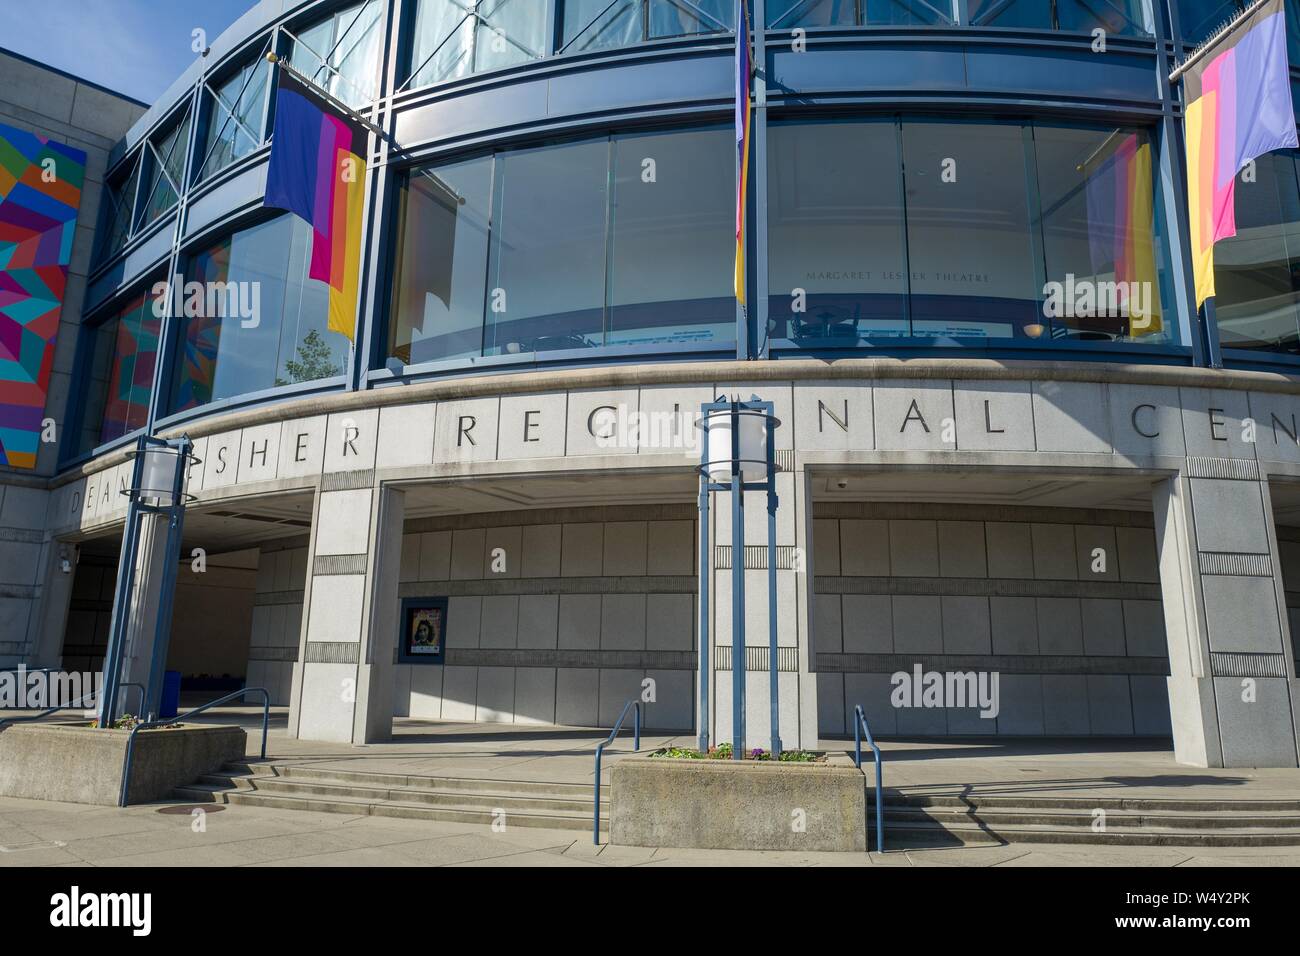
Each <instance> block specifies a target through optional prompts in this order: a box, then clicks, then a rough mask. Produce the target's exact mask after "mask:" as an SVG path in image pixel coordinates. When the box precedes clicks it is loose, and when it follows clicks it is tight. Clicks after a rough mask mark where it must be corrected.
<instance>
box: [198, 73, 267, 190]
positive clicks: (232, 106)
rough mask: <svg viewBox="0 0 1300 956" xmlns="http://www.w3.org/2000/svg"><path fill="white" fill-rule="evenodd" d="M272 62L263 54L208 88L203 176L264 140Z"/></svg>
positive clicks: (222, 167) (223, 166)
mask: <svg viewBox="0 0 1300 956" xmlns="http://www.w3.org/2000/svg"><path fill="white" fill-rule="evenodd" d="M270 66H271V65H270V64H269V63H267V62H266V60H265V59H264V58H262V57H258V58H257V59H256V60H254V61H253V62H251V63H248V64H245V65H244V66H243V68H241V69H239V70H237V71H236V72H235V73H234V74H233V75H232V76H231V77H230V79H228V80H226V81H225V82H224V83H222V84H220V85H217V86H210V87H209V88H208V101H209V103H210V110H211V111H210V112H209V114H208V135H207V141H206V142H205V143H204V144H203V153H202V155H201V156H200V157H199V159H200V161H201V160H202V159H203V157H204V156H206V157H207V161H206V163H204V166H203V169H202V171H201V172H200V173H199V178H202V177H204V176H209V175H211V174H212V173H215V172H217V171H218V170H220V169H225V168H226V167H227V166H229V165H230V164H231V163H233V162H234V161H235V160H237V159H239V158H240V157H242V156H247V155H248V154H249V153H251V152H252V151H253V150H255V149H257V147H258V146H260V145H261V143H262V109H263V106H264V103H265V99H266V80H267V76H268V75H269V73H270Z"/></svg>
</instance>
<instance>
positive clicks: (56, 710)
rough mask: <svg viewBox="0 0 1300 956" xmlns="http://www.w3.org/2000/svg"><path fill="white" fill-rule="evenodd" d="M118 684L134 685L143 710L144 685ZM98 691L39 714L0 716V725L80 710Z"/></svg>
mask: <svg viewBox="0 0 1300 956" xmlns="http://www.w3.org/2000/svg"><path fill="white" fill-rule="evenodd" d="M41 669H42V670H47V671H54V670H56V668H53V667H47V668H41ZM27 673H29V674H30V673H31V671H28V672H27ZM120 686H122V687H134V688H135V689H136V690H138V691H139V692H140V709H141V710H144V686H143V685H142V684H137V683H135V682H134V681H127V682H125V683H123V684H121V685H120ZM98 693H99V691H91V692H90V693H89V694H87V695H86V696H85V697H82V698H81V699H80V700H78V701H76V702H74V703H71V704H60V705H59V706H58V707H50V708H49V709H47V710H43V711H41V712H40V713H39V714H29V715H28V716H26V717H0V727H3V726H4V725H5V724H24V723H27V722H28V721H32V720H42V719H43V718H45V717H48V716H50V714H57V713H59V711H63V710H82V709H84V708H85V707H86V705H87V704H88V703H89V702H90V701H92V700H95V697H96V694H98Z"/></svg>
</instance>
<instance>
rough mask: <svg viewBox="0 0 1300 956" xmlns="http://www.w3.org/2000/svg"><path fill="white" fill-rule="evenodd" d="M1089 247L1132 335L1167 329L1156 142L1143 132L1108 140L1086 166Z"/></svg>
mask: <svg viewBox="0 0 1300 956" xmlns="http://www.w3.org/2000/svg"><path fill="white" fill-rule="evenodd" d="M1083 172H1084V175H1085V176H1087V180H1086V182H1085V184H1084V194H1085V197H1086V200H1087V207H1088V251H1089V253H1090V257H1091V260H1092V270H1093V273H1094V277H1099V276H1101V275H1102V274H1104V273H1107V272H1110V273H1113V275H1114V282H1115V284H1116V286H1117V288H1118V299H1119V303H1120V305H1121V306H1123V308H1124V309H1125V312H1126V314H1127V316H1128V320H1129V325H1128V332H1129V335H1130V336H1134V337H1136V336H1141V335H1154V334H1155V333H1157V332H1160V331H1162V329H1163V324H1162V323H1161V318H1160V293H1159V285H1158V277H1157V275H1156V256H1155V196H1154V191H1153V190H1154V186H1153V179H1152V166H1151V143H1150V141H1149V140H1148V139H1147V137H1146V136H1145V135H1143V134H1141V133H1122V134H1118V135H1113V136H1112V137H1111V138H1110V139H1108V140H1107V141H1106V143H1105V145H1104V148H1103V149H1102V150H1099V151H1098V153H1097V155H1096V156H1094V157H1092V158H1091V159H1089V160H1088V162H1086V163H1085V164H1084V166H1083Z"/></svg>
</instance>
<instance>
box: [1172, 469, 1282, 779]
mask: <svg viewBox="0 0 1300 956" xmlns="http://www.w3.org/2000/svg"><path fill="white" fill-rule="evenodd" d="M1154 504H1155V517H1156V541H1157V545H1158V548H1159V554H1160V584H1161V590H1162V592H1163V595H1164V611H1165V632H1166V635H1167V638H1168V642H1169V667H1170V676H1169V709H1170V717H1171V720H1172V724H1173V733H1174V751H1175V756H1176V759H1177V760H1178V762H1179V763H1185V764H1190V765H1192V766H1197V767H1294V766H1296V765H1297V760H1296V730H1295V721H1294V720H1293V717H1292V709H1293V702H1292V693H1291V689H1292V687H1293V686H1295V685H1294V679H1295V674H1294V663H1293V662H1292V660H1291V655H1290V653H1289V649H1290V646H1291V644H1290V639H1289V636H1288V628H1287V623H1286V605H1285V597H1284V593H1283V589H1282V581H1281V565H1280V562H1279V559H1278V550H1277V542H1276V536H1275V534H1274V532H1273V527H1272V523H1273V519H1272V505H1271V502H1270V500H1269V494H1268V485H1267V483H1266V482H1264V481H1261V480H1260V474H1259V468H1258V464H1257V463H1256V462H1255V461H1251V460H1245V459H1227V458H1197V457H1191V458H1188V459H1187V466H1186V468H1185V469H1184V470H1183V471H1182V472H1181V473H1180V474H1178V475H1177V476H1175V477H1172V478H1168V479H1166V480H1164V481H1163V482H1161V483H1160V484H1158V485H1157V486H1156V488H1155V491H1154Z"/></svg>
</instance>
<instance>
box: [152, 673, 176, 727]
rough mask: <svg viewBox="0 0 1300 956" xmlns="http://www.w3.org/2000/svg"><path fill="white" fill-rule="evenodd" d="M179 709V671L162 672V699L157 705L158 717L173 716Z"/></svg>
mask: <svg viewBox="0 0 1300 956" xmlns="http://www.w3.org/2000/svg"><path fill="white" fill-rule="evenodd" d="M180 709H181V672H180V671H167V672H165V673H164V674H163V689H162V701H161V702H160V703H159V705H158V716H159V717H175V716H176V715H177V714H178V713H179V712H180Z"/></svg>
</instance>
